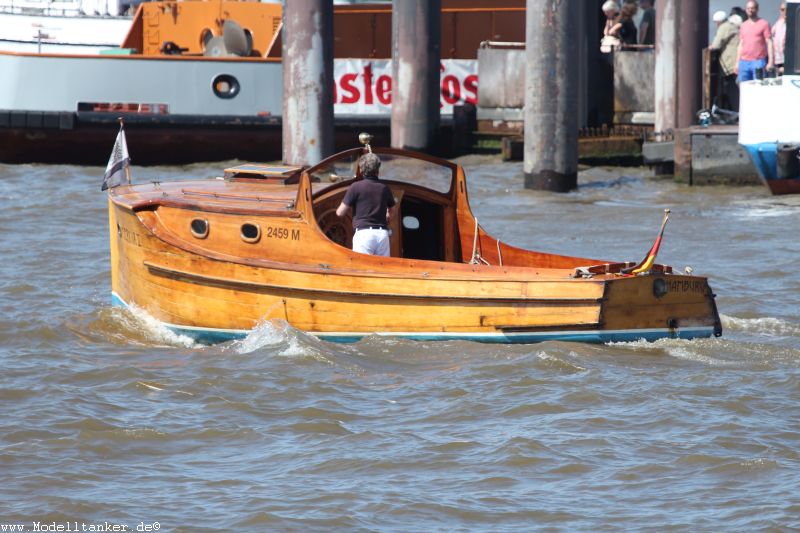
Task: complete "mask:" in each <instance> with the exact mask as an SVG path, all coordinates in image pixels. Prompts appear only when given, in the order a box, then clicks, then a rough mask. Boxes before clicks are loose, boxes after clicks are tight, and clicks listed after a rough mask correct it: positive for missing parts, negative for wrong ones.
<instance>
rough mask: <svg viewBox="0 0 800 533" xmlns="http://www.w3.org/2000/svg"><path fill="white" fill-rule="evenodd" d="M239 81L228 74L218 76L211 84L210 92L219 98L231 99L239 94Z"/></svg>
mask: <svg viewBox="0 0 800 533" xmlns="http://www.w3.org/2000/svg"><path fill="white" fill-rule="evenodd" d="M239 88H240V87H239V80H237V79H236V78H234V77H233V76H231V75H230V74H220V75H219V76H217V77H215V78H214V80H213V81H212V82H211V90H212V91H214V94H216V95H217V96H218V97H220V98H226V99H228V98H233V97H234V96H236V95H237V94H239Z"/></svg>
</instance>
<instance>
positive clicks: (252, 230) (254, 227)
mask: <svg viewBox="0 0 800 533" xmlns="http://www.w3.org/2000/svg"><path fill="white" fill-rule="evenodd" d="M241 236H242V240H243V241H244V242H249V243H251V244H252V243H256V242H258V240H259V239H260V238H261V228H260V227H259V226H258V224H253V223H252V222H245V223H244V224H242V228H241Z"/></svg>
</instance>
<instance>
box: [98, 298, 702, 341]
mask: <svg viewBox="0 0 800 533" xmlns="http://www.w3.org/2000/svg"><path fill="white" fill-rule="evenodd" d="M111 300H112V304H113V305H114V306H117V307H128V304H127V303H125V301H124V300H123V299H122V298H120V297H119V295H118V294H116V293H114V292H112V293H111ZM162 324H164V326H165V327H167V328H168V329H169V330H171V331H173V332H174V333H176V334H179V335H185V336H187V337H190V338H192V339H194V340H195V341H196V342H199V343H202V344H217V343H220V342H226V341H231V340H241V339H244V338H245V337H247V335H248V334H250V333H251V331H249V330H242V329H214V328H198V327H193V326H177V325H174V324H167V323H165V322H162ZM306 333H309V334H310V335H314V336H315V337H317V338H319V339H322V340H325V341H330V342H342V343H349V342H357V341H359V340H361V339H363V338H364V337H368V336H370V335H379V336H386V337H396V338H403V339H409V340H416V341H444V340H447V341H452V340H466V341H474V342H484V343H495V344H532V343H536V342H544V341H574V342H591V343H606V342H631V341H637V340H646V341H655V340H658V339H665V338H667V339H695V338H706V337H712V336H713V335H714V328H713V327H711V326H709V327H692V328H682V329H677V330H674V329H668V328H657V329H630V330H586V331H546V332H508V333H503V332H497V333H486V332H480V333H468V332H442V333H433V332H424V333H421V332H395V331H392V332H346V333H330V332H316V331H308V332H306Z"/></svg>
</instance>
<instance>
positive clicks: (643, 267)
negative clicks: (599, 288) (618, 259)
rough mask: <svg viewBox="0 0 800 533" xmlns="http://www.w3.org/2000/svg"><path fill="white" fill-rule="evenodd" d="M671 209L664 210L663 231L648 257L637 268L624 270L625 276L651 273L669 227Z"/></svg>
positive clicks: (659, 233) (660, 232)
mask: <svg viewBox="0 0 800 533" xmlns="http://www.w3.org/2000/svg"><path fill="white" fill-rule="evenodd" d="M669 213H670V210H669V209H664V221H663V222H661V231H659V232H658V237H656V242H654V243H653V246H652V247H651V248H650V251H649V252H647V256H646V257H645V258H644V260H642V262H641V263H639V264H638V265H636V266H632V267H628V268H625V269H623V270H622V273H623V274H631V275H636V274H642V273H644V272H650V270H651V269H652V268H653V265H654V264H655V262H656V256H657V255H658V249H659V248H660V247H661V239H662V238H663V237H664V228H665V227H667V220H669Z"/></svg>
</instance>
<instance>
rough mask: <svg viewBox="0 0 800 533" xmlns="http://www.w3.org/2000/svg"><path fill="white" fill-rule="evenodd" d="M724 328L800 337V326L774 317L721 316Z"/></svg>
mask: <svg viewBox="0 0 800 533" xmlns="http://www.w3.org/2000/svg"><path fill="white" fill-rule="evenodd" d="M720 319H721V320H722V327H723V329H724V330H727V331H738V332H744V333H754V334H757V335H769V336H796V335H800V325H798V324H793V323H791V322H789V321H788V320H783V319H781V318H774V317H759V318H738V317H735V316H728V315H721V316H720Z"/></svg>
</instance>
